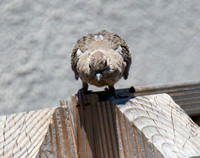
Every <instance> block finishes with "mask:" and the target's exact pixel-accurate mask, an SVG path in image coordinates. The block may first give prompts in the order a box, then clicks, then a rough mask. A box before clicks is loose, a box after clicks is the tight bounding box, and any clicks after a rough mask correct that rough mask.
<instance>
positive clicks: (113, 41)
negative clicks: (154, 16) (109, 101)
mask: <svg viewBox="0 0 200 158" xmlns="http://www.w3.org/2000/svg"><path fill="white" fill-rule="evenodd" d="M130 65H131V54H130V52H129V48H128V46H127V44H126V42H125V41H124V40H123V39H122V38H121V37H119V36H118V35H117V34H115V33H111V32H108V31H106V30H102V31H99V32H97V33H92V34H88V35H86V36H83V37H81V38H80V39H79V40H78V41H77V44H76V45H75V46H74V48H73V50H72V54H71V67H72V70H73V71H74V74H75V79H76V80H78V78H79V77H80V79H81V80H82V84H83V87H82V88H81V89H80V90H79V91H78V94H77V95H78V97H80V95H83V94H85V93H87V92H88V83H89V84H91V85H95V86H97V87H102V86H108V87H109V90H110V92H111V94H112V95H114V96H115V97H116V93H115V88H114V84H115V83H116V82H117V81H119V80H120V79H121V78H122V76H123V77H124V79H127V78H128V73H129V68H130Z"/></svg>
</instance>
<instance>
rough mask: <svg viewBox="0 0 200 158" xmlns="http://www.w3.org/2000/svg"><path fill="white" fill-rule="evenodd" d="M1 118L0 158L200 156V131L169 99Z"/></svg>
mask: <svg viewBox="0 0 200 158" xmlns="http://www.w3.org/2000/svg"><path fill="white" fill-rule="evenodd" d="M87 99H88V101H89V105H88V106H85V107H84V108H83V106H77V101H76V97H75V96H72V98H71V101H70V105H67V106H65V105H64V103H63V102H62V107H57V108H50V109H44V110H38V111H32V112H27V113H20V114H13V115H8V116H1V117H0V157H42V158H43V157H55V158H56V157H73V158H78V157H79V158H90V157H95V158H96V157H97V158H107V157H114V158H118V157H125V158H132V157H136V158H138V157H147V158H148V157H150V158H162V157H163V158H171V157H172V158H174V157H181V158H186V157H193V156H199V155H200V150H199V149H200V127H199V126H197V125H196V124H195V123H194V122H193V121H192V120H191V119H190V117H189V116H188V115H187V114H186V113H185V112H184V111H183V110H182V109H181V108H180V106H179V105H177V104H176V103H175V102H174V101H173V100H172V98H171V97H170V96H169V95H167V94H158V95H147V96H138V97H136V98H133V99H125V100H114V101H113V102H112V101H99V98H98V95H97V94H94V93H92V94H90V95H88V96H87Z"/></svg>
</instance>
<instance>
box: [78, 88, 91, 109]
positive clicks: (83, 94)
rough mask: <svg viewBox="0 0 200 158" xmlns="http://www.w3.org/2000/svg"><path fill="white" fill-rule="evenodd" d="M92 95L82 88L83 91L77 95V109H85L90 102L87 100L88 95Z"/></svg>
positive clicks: (79, 91) (80, 90)
mask: <svg viewBox="0 0 200 158" xmlns="http://www.w3.org/2000/svg"><path fill="white" fill-rule="evenodd" d="M90 93H91V91H88V90H87V89H85V88H81V89H79V90H78V92H77V94H76V97H77V101H78V104H77V107H78V106H83V108H84V107H85V106H87V105H89V102H88V100H87V98H86V95H87V94H90Z"/></svg>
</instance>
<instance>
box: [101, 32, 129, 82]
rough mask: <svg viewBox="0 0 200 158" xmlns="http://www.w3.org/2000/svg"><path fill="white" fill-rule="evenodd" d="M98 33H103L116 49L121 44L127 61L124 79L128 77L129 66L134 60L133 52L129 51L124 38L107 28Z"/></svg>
mask: <svg viewBox="0 0 200 158" xmlns="http://www.w3.org/2000/svg"><path fill="white" fill-rule="evenodd" d="M98 34H101V35H102V36H103V39H104V40H107V41H108V42H111V46H112V48H113V49H114V50H116V49H118V48H119V46H121V48H122V51H121V52H122V53H121V55H122V57H123V59H124V61H125V62H126V68H125V71H124V79H127V78H128V74H129V68H130V65H131V62H132V60H131V53H130V52H129V48H128V45H127V44H126V42H125V41H124V40H123V39H122V38H120V37H119V36H118V35H117V34H115V33H111V32H108V31H106V30H102V31H99V32H98Z"/></svg>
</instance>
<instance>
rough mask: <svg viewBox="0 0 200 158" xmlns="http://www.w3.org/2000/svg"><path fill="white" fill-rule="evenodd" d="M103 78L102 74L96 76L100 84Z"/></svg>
mask: <svg viewBox="0 0 200 158" xmlns="http://www.w3.org/2000/svg"><path fill="white" fill-rule="evenodd" d="M101 77H102V74H101V73H97V74H96V79H97V81H98V83H99V82H100V80H101Z"/></svg>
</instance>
